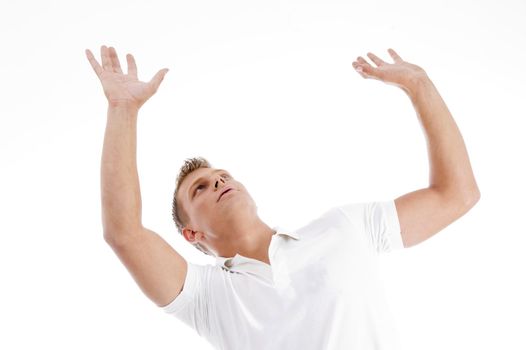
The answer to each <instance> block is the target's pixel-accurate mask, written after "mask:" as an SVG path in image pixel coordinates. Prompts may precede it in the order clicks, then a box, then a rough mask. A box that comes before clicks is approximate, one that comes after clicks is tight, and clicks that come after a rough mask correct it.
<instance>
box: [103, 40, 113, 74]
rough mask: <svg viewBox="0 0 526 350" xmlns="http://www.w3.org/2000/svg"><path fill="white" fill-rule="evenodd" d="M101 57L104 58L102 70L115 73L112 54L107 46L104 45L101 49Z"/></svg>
mask: <svg viewBox="0 0 526 350" xmlns="http://www.w3.org/2000/svg"><path fill="white" fill-rule="evenodd" d="M100 56H101V58H102V68H104V70H108V71H110V72H113V66H112V64H111V57H110V54H109V52H108V48H107V47H106V45H102V46H101V47H100Z"/></svg>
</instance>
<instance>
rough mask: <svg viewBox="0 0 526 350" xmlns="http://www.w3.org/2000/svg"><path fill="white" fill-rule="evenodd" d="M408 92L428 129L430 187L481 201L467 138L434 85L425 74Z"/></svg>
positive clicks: (470, 199) (459, 196) (426, 133)
mask: <svg viewBox="0 0 526 350" xmlns="http://www.w3.org/2000/svg"><path fill="white" fill-rule="evenodd" d="M407 93H408V95H409V97H410V99H411V102H412V103H413V106H414V108H415V110H416V113H417V115H418V118H419V120H420V123H421V125H422V126H423V129H424V131H425V136H426V141H427V149H428V156H429V167H430V179H429V186H430V187H431V188H435V189H437V190H439V191H441V192H442V193H444V194H446V195H448V196H455V197H456V198H459V199H462V200H465V201H468V202H470V201H473V200H475V201H476V200H478V197H479V196H480V192H479V189H478V186H477V183H476V181H475V177H474V175H473V170H472V169H471V164H470V161H469V156H468V152H467V150H466V146H465V144H464V140H463V138H462V135H461V133H460V130H459V129H458V127H457V124H456V123H455V121H454V119H453V116H452V115H451V113H450V112H449V109H448V108H447V106H446V104H445V102H444V101H443V99H442V97H441V96H440V94H439V92H438V90H437V89H436V87H435V85H434V84H433V82H432V81H431V80H430V79H429V78H428V77H425V78H422V79H419V80H418V81H417V82H416V83H415V85H413V86H412V87H411V88H410V89H408V91H407Z"/></svg>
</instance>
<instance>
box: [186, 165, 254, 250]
mask: <svg viewBox="0 0 526 350" xmlns="http://www.w3.org/2000/svg"><path fill="white" fill-rule="evenodd" d="M227 188H232V189H231V190H230V191H228V192H225V193H224V194H223V195H222V193H223V192H224V191H225V189H227ZM177 195H178V197H179V199H178V200H179V201H180V203H181V204H182V206H183V207H184V209H185V211H186V213H187V214H188V216H189V220H190V222H189V223H187V225H186V228H189V229H190V230H192V231H199V232H204V233H206V242H204V243H205V244H206V245H207V246H211V247H214V248H215V247H218V246H220V245H222V243H224V242H228V241H229V240H230V239H236V237H229V236H228V235H229V232H231V231H232V230H231V227H232V226H233V225H240V224H243V222H244V221H251V220H253V219H254V217H255V216H256V215H257V214H256V213H257V207H256V204H255V202H254V200H253V199H252V197H251V196H250V194H249V193H248V191H247V190H246V188H245V186H243V184H242V183H241V182H239V181H236V180H235V179H234V178H233V176H232V175H231V174H230V173H229V172H228V171H226V170H223V169H214V168H199V169H196V170H194V171H192V172H191V173H190V174H188V175H187V177H186V178H185V179H184V180H183V183H182V184H181V186H180V187H179V192H178V194H177ZM189 233H190V232H187V234H186V235H185V236H186V237H188V236H189ZM187 239H188V238H187Z"/></svg>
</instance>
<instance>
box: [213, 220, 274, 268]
mask: <svg viewBox="0 0 526 350" xmlns="http://www.w3.org/2000/svg"><path fill="white" fill-rule="evenodd" d="M229 231H230V232H228V235H224V236H223V237H229V238H231V239H228V240H227V242H225V246H223V247H222V248H223V249H220V250H218V252H217V253H218V254H219V256H224V257H233V256H235V255H236V254H240V255H243V256H245V257H247V258H252V259H256V260H259V261H262V262H264V263H266V264H269V265H270V260H269V256H268V249H269V245H270V241H271V239H272V235H273V234H274V233H275V231H274V230H273V229H272V228H271V227H269V226H268V225H267V224H265V223H264V222H263V221H261V219H259V217H256V218H255V219H254V220H251V221H246V222H244V223H240V224H238V225H234V227H233V229H232V230H229Z"/></svg>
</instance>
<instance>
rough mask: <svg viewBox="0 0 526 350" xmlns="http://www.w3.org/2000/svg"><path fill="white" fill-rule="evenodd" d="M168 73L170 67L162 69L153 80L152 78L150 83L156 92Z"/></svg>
mask: <svg viewBox="0 0 526 350" xmlns="http://www.w3.org/2000/svg"><path fill="white" fill-rule="evenodd" d="M166 73H168V68H164V69H161V70H160V71H158V72H157V74H155V75H154V76H153V78H152V80H150V84H151V85H152V87H153V91H154V92H155V91H157V89H158V88H159V85H161V82H162V81H163V79H164V76H165V75H166Z"/></svg>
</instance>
